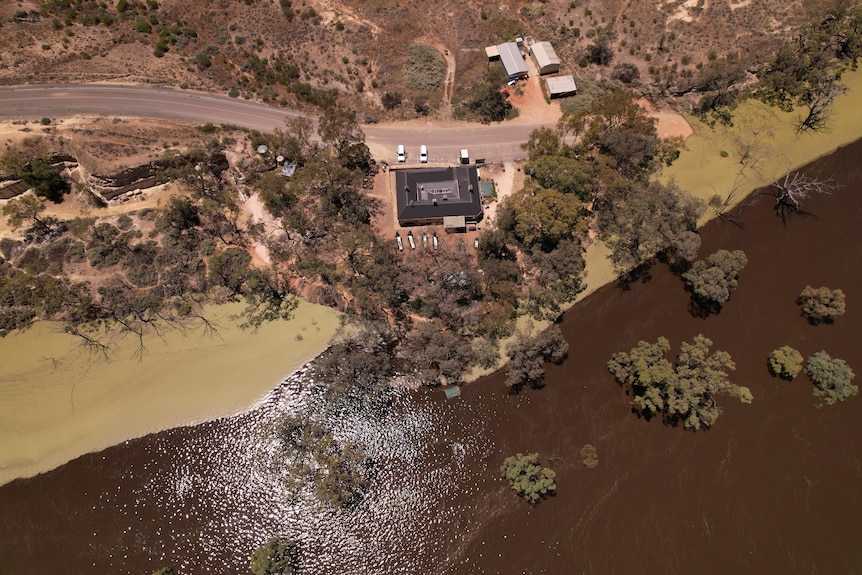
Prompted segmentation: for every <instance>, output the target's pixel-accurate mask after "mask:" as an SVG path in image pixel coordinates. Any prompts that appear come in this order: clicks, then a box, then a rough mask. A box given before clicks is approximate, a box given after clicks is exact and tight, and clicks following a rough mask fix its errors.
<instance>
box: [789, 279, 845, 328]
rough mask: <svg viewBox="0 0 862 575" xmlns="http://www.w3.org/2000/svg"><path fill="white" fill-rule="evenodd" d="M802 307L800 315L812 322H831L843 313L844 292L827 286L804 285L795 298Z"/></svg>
mask: <svg viewBox="0 0 862 575" xmlns="http://www.w3.org/2000/svg"><path fill="white" fill-rule="evenodd" d="M796 303H797V304H798V305H799V306H800V307H802V315H803V316H805V318H806V319H807V320H808V321H809V323H812V324H815V325H816V324H819V323H832V322H833V321H835V318H836V317H838V316H841V315H844V311H845V308H846V306H845V303H844V292H843V291H841V290H840V289H830V288H828V287H819V288H813V287H811V286H805V289H804V290H802V293H801V294H799V297H798V298H797V300H796Z"/></svg>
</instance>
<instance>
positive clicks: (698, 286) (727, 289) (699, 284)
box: [682, 250, 748, 311]
mask: <svg viewBox="0 0 862 575" xmlns="http://www.w3.org/2000/svg"><path fill="white" fill-rule="evenodd" d="M747 263H748V258H746V256H745V252H743V251H742V250H733V251H732V252H731V251H728V250H718V251H717V252H715V253H714V254H711V255H709V256H708V257H707V258H706V259H705V260H698V261H696V262H694V265H692V266H691V269H689V270H688V271H687V272H685V273H684V274H682V279H683V280H685V283H686V285H687V286H688V288H689V289H690V290H691V293H692V296H693V297H694V298H695V301H696V302H697V303H699V304H700V305H701V306H712V307H715V308H717V309H716V311H718V310H720V309H721V305H722V304H724V303H727V302H728V301H730V293H731V292H732V291H733V290H734V289H736V286H737V284H738V281H739V272H740V271H741V270H742V268H744V267H745V264H747Z"/></svg>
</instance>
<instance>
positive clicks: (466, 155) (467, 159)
mask: <svg viewBox="0 0 862 575" xmlns="http://www.w3.org/2000/svg"><path fill="white" fill-rule="evenodd" d="M461 163H462V164H469V163H470V153H469V152H467V149H466V148H464V149H463V150H461Z"/></svg>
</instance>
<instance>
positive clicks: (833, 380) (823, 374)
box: [805, 351, 859, 405]
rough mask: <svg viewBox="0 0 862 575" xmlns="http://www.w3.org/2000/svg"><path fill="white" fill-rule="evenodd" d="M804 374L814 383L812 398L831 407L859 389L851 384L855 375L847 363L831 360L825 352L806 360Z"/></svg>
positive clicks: (840, 360) (819, 352) (841, 360)
mask: <svg viewBox="0 0 862 575" xmlns="http://www.w3.org/2000/svg"><path fill="white" fill-rule="evenodd" d="M805 373H806V375H808V377H810V378H811V381H812V382H813V383H814V397H816V398H818V399H819V400H820V401H822V402H823V403H825V404H826V405H833V404H835V403H838V402H839V401H844V400H845V399H849V398H851V397H853V396H854V395H856V394H857V393H859V387H858V386H856V385H854V384H853V383H852V382H853V378H854V377H856V374H854V373H853V370H852V369H850V366H849V365H847V362H845V361H844V360H843V359H838V358H833V357H831V356H830V355H829V354H828V353H826V352H825V351H818V352H817V353H815V354H814V355H812V356H811V357H809V358H808V363H807V365H806V366H805Z"/></svg>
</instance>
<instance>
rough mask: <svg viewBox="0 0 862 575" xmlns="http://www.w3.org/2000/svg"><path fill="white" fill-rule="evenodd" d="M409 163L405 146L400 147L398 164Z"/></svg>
mask: <svg viewBox="0 0 862 575" xmlns="http://www.w3.org/2000/svg"><path fill="white" fill-rule="evenodd" d="M406 161H407V153H406V152H405V151H404V146H403V145H400V146H398V163H404V162H406Z"/></svg>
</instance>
